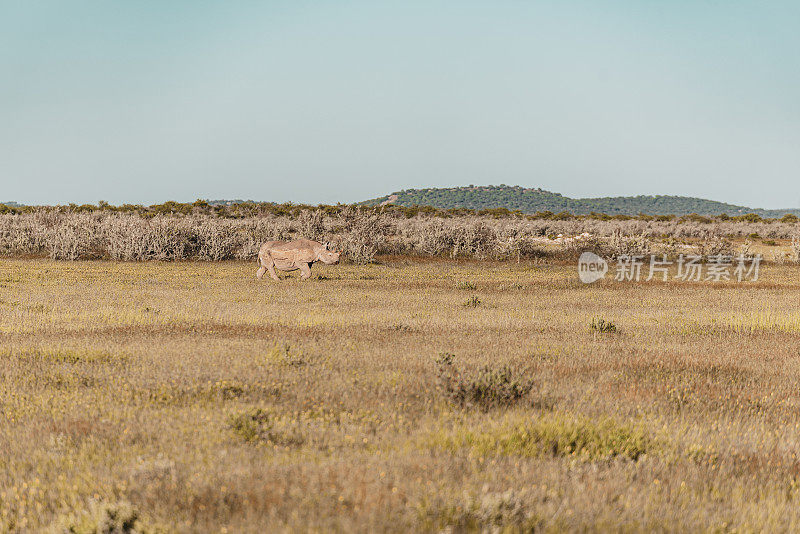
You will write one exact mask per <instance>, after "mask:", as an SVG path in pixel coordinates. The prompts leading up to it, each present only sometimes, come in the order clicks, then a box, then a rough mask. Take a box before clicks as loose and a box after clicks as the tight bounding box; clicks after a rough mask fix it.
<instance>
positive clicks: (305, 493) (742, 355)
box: [0, 257, 800, 532]
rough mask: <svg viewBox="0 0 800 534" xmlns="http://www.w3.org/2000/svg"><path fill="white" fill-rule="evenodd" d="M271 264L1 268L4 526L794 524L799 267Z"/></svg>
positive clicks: (799, 413)
mask: <svg viewBox="0 0 800 534" xmlns="http://www.w3.org/2000/svg"><path fill="white" fill-rule="evenodd" d="M255 270H256V265H255V263H254V262H242V261H230V262H219V263H210V262H172V263H163V262H146V263H123V262H111V261H77V262H58V261H52V260H44V259H29V260H25V259H13V260H2V262H0V450H1V451H2V454H0V467H1V468H0V531H20V532H26V531H39V530H42V529H45V528H53V529H55V530H56V531H70V530H69V529H72V531H74V532H94V531H95V530H96V527H97V524H98V522H100V521H104V520H108V521H111V520H113V518H114V517H117V518H119V517H123V516H124V517H127V518H129V519H130V521H131V522H134V523H135V524H136V528H137V529H138V530H139V531H142V532H160V531H163V532H172V531H177V532H266V531H276V530H277V531H281V530H288V531H306V530H316V531H330V530H333V531H342V532H345V531H347V532H352V531H365V532H366V531H376V530H380V531H396V532H407V531H412V530H424V531H440V530H442V529H447V528H449V529H451V530H452V531H472V530H491V529H499V530H505V531H509V532H515V531H545V532H548V531H574V530H579V531H624V532H637V531H643V532H644V531H712V532H729V531H730V532H734V531H735V532H750V531H761V530H764V531H773V532H774V531H796V530H797V529H798V528H800V506H798V504H800V478H799V477H800V461H799V460H798V458H797V454H798V451H800V387H798V386H799V385H800V308H799V306H798V303H800V268H798V267H797V266H792V265H767V266H764V267H763V268H762V272H761V277H760V279H759V280H758V281H757V282H743V283H736V282H719V283H712V282H698V283H691V282H679V281H669V282H660V281H653V282H640V283H634V282H615V281H613V280H605V281H601V282H598V283H596V284H592V285H583V284H581V283H580V282H579V280H578V277H577V272H576V269H575V266H574V265H557V264H555V265H548V264H544V263H536V262H526V261H522V262H520V263H516V262H479V261H466V260H465V261H455V260H441V259H431V260H424V261H423V260H415V259H409V258H402V257H385V258H379V263H378V264H372V265H364V266H354V265H337V266H324V265H323V266H320V267H315V271H314V276H313V277H312V279H311V280H309V281H307V282H300V281H299V280H298V279H297V276H292V275H289V276H286V275H284V281H283V282H281V283H275V282H272V281H268V282H267V281H257V280H256V279H255V277H254V274H255ZM609 323H610V324H611V327H606V326H607V325H608V324H609ZM591 324H594V325H595V327H594V329H592V328H590V325H591ZM598 324H600V325H601V326H599V327H598V326H597V325H598ZM134 516H136V517H138V519H133V518H134ZM109 518H110V519H109ZM93 528H94V529H95V530H92V529H93ZM81 529H83V530H81Z"/></svg>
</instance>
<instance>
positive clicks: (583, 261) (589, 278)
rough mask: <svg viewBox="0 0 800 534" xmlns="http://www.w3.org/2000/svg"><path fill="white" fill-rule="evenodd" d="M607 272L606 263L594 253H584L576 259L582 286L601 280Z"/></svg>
mask: <svg viewBox="0 0 800 534" xmlns="http://www.w3.org/2000/svg"><path fill="white" fill-rule="evenodd" d="M607 272H608V262H606V260H604V259H603V258H601V257H600V256H598V255H597V254H595V253H594V252H584V253H583V254H581V257H580V258H578V276H580V278H581V282H583V283H584V284H591V283H592V282H597V281H598V280H600V279H601V278H603V277H604V276H605V275H606V273H607Z"/></svg>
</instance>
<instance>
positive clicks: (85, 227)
mask: <svg viewBox="0 0 800 534" xmlns="http://www.w3.org/2000/svg"><path fill="white" fill-rule="evenodd" d="M15 209H16V208H15ZM17 210H18V211H15V212H13V213H12V212H8V213H4V214H3V213H0V257H24V258H30V257H49V258H52V259H62V260H81V259H110V260H121V261H147V260H158V261H179V260H200V261H220V260H236V259H239V260H253V259H255V257H256V255H257V253H258V249H259V248H260V246H261V245H262V244H263V243H264V242H265V241H269V240H282V239H294V238H300V237H305V238H310V239H316V240H319V241H330V242H332V243H334V244H335V246H336V247H337V248H338V249H339V250H340V251H341V252H342V261H343V262H346V263H347V262H349V263H355V264H368V263H372V262H374V261H376V259H379V258H380V257H381V256H398V255H402V256H411V257H422V258H443V257H444V258H453V259H454V258H466V259H476V260H503V261H508V260H510V261H516V262H520V261H523V260H537V261H563V260H570V261H572V260H574V259H576V258H577V257H578V255H580V253H581V252H582V251H585V250H591V251H594V252H597V253H599V254H601V255H604V256H607V257H619V256H622V255H637V254H649V253H658V254H667V255H668V256H671V257H675V256H677V255H678V254H702V255H706V256H708V255H715V254H719V253H723V254H741V253H747V254H758V253H760V254H762V255H763V256H764V257H765V258H766V259H767V260H769V261H780V262H792V261H794V262H796V261H800V259H798V258H799V256H798V254H797V250H800V247H797V246H794V245H793V244H792V243H795V242H796V241H797V239H798V235H800V223H798V222H797V218H796V217H795V218H794V219H791V220H790V219H787V218H784V219H781V220H780V221H778V220H765V219H762V218H760V217H758V216H754V217H749V216H739V217H728V216H724V217H723V216H717V217H715V218H709V217H703V216H696V215H687V216H683V217H669V216H663V217H662V216H660V217H652V216H637V217H629V216H615V217H610V216H599V215H598V214H594V215H589V216H573V215H569V214H561V215H558V216H556V215H554V214H552V213H549V214H547V213H541V214H537V215H523V214H521V213H513V212H510V211H508V210H505V212H502V211H497V210H494V211H492V212H470V211H466V212H462V211H460V210H435V209H434V210H432V211H430V210H424V209H416V208H396V207H395V208H393V207H365V206H322V207H318V208H311V207H303V208H301V207H297V206H288V207H283V208H279V207H276V206H275V205H265V206H262V205H250V204H236V205H233V206H218V207H216V206H209V205H205V206H204V205H203V204H202V203H201V204H197V203H195V204H186V205H178V204H175V203H173V205H170V206H169V209H167V208H165V207H164V206H156V207H150V208H147V209H145V208H142V209H141V210H139V209H132V208H131V209H121V208H115V207H113V206H108V205H103V206H89V207H86V208H85V209H84V207H79V206H76V207H54V208H30V209H26V210H22V211H19V210H21V209H17ZM0 211H2V210H0ZM754 234H758V235H759V236H761V238H760V239H759V240H756V241H755V242H754V241H753V240H752V238H750V237H748V236H751V235H754Z"/></svg>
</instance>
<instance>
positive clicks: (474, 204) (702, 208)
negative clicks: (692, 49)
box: [362, 184, 800, 218]
mask: <svg viewBox="0 0 800 534" xmlns="http://www.w3.org/2000/svg"><path fill="white" fill-rule="evenodd" d="M362 204H366V205H381V204H384V205H385V204H394V205H398V206H433V207H435V208H442V209H449V208H468V209H473V210H482V209H492V208H507V209H509V210H512V211H514V210H519V211H521V212H523V213H536V212H542V211H552V212H554V213H558V212H562V211H567V212H570V213H572V214H574V215H588V214H589V213H592V212H595V213H606V214H608V215H638V214H640V213H645V214H648V215H689V214H692V213H697V214H698V215H721V214H723V213H725V214H727V215H730V216H736V215H745V214H748V213H755V214H757V215H759V216H761V217H769V218H776V217H782V216H784V215H786V214H792V215H800V208H798V209H782V210H764V209H758V208H748V207H746V206H736V205H734V204H726V203H724V202H717V201H714V200H706V199H702V198H695V197H680V196H665V195H656V196H644V195H642V196H635V197H599V198H569V197H565V196H563V195H561V194H559V193H552V192H550V191H545V190H543V189H539V188H526V187H520V186H509V185H504V184H503V185H481V186H475V185H470V186H465V187H448V188H427V189H404V190H402V191H395V192H394V193H391V194H389V195H385V196H382V197H379V198H375V199H371V200H367V201H364V202H363V203H362Z"/></svg>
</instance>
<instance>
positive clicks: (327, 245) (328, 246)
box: [322, 241, 331, 250]
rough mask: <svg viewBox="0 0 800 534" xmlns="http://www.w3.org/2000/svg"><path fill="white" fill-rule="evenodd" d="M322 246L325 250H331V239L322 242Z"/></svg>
mask: <svg viewBox="0 0 800 534" xmlns="http://www.w3.org/2000/svg"><path fill="white" fill-rule="evenodd" d="M322 248H324V249H325V250H330V249H331V242H330V241H325V242H324V243H323V244H322Z"/></svg>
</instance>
